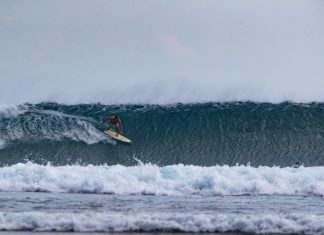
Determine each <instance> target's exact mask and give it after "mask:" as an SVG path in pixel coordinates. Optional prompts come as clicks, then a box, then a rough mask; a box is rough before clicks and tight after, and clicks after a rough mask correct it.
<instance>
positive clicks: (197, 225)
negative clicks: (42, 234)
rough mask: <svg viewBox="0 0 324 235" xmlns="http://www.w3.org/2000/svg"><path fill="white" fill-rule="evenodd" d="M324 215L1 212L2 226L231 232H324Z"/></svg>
mask: <svg viewBox="0 0 324 235" xmlns="http://www.w3.org/2000/svg"><path fill="white" fill-rule="evenodd" d="M323 224H324V216H321V215H312V216H309V215H307V214H262V215H259V214H257V215H240V214H218V215H217V214H216V215H205V214H199V213H196V214H194V215H193V214H178V213H176V214H169V213H150V214H146V213H137V214H136V216H135V215H131V214H116V213H113V212H109V213H104V212H97V213H94V212H87V213H77V214H76V213H44V212H20V213H15V212H11V213H10V212H9V213H5V212H0V230H4V231H12V230H15V231H61V232H67V231H69V232H71V231H74V232H143V231H144V232H157V231H159V232H231V231H239V232H244V233H261V234H269V233H288V234H291V233H293V234H297V233H298V234H299V233H303V234H323V232H324V225H323Z"/></svg>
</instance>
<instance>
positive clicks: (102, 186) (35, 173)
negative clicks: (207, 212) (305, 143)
mask: <svg viewBox="0 0 324 235" xmlns="http://www.w3.org/2000/svg"><path fill="white" fill-rule="evenodd" d="M323 170H324V167H299V168H291V167H286V168H280V167H261V166H260V167H257V168H254V167H251V166H233V167H229V166H212V167H200V166H185V165H170V166H165V167H158V166H156V165H151V164H145V165H139V166H131V167H126V166H122V165H113V166H108V165H102V166H94V165H87V166H80V165H68V166H59V167H54V166H51V165H49V164H48V165H38V164H34V163H30V162H28V163H26V164H23V163H19V164H16V165H12V166H7V167H2V168H0V190H1V191H28V192H30V191H37V192H39V191H42V192H66V193H95V194H103V193H109V194H119V195H128V194H152V195H193V194H194V195H320V196H322V195H324V177H323Z"/></svg>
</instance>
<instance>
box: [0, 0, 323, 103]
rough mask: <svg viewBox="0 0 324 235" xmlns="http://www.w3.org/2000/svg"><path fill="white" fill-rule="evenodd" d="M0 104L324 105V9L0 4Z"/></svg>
mask: <svg viewBox="0 0 324 235" xmlns="http://www.w3.org/2000/svg"><path fill="white" fill-rule="evenodd" d="M0 82H1V84H0V104H16V103H23V102H41V101H57V102H65V103H78V102H103V103H108V104H109V103H129V102H131V103H172V102H204V101H229V100H254V101H270V102H279V101H283V100H293V101H297V102H309V101H324V1H323V0H262V1H261V0H248V1H245V0H211V1H206V0H195V1H189V0H185V1H182V0H161V1H153V0H136V1H134V0H116V1H114V0H111V1H106V0H87V1H85V0H48V1H44V0H30V1H29V0H24V1H22V0H0Z"/></svg>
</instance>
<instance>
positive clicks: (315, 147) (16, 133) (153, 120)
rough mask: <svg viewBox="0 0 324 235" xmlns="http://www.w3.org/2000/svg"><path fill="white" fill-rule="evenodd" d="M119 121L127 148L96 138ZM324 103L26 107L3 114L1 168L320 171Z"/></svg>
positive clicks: (0, 116)
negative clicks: (112, 119) (298, 167)
mask: <svg viewBox="0 0 324 235" xmlns="http://www.w3.org/2000/svg"><path fill="white" fill-rule="evenodd" d="M114 114H118V115H120V116H121V118H122V121H123V126H124V134H125V135H126V136H127V137H129V138H130V139H131V140H132V141H133V143H132V144H131V145H127V144H122V143H119V142H115V141H113V140H111V139H109V137H107V136H105V135H104V134H103V133H102V132H101V131H103V130H105V128H106V124H104V123H102V122H101V121H100V120H101V118H103V117H106V116H110V115H114ZM323 143H324V103H312V104H307V105H306V104H293V103H281V104H268V103H252V102H241V103H206V104H192V105H182V104H178V105H172V106H154V105H121V106H117V105H115V106H105V105H101V104H88V105H61V104H56V103H41V104H36V105H31V104H25V105H21V106H18V107H15V108H7V109H3V110H1V111H0V157H1V159H0V162H1V164H2V165H5V164H9V165H10V164H14V163H17V162H24V161H27V160H30V161H33V162H36V163H46V162H51V163H53V164H54V165H65V164H74V163H80V164H89V163H93V164H103V163H107V164H122V165H134V164H136V163H137V162H136V160H135V159H136V158H137V159H139V160H141V161H143V162H144V163H153V164H158V165H170V164H179V163H183V164H193V165H202V166H211V165H215V164H229V165H235V164H237V163H238V164H251V165H252V166H258V165H268V166H273V165H279V166H292V165H294V164H296V162H298V163H299V164H304V165H305V166H315V165H323V164H324V144H323Z"/></svg>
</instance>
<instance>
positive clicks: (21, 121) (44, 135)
mask: <svg viewBox="0 0 324 235" xmlns="http://www.w3.org/2000/svg"><path fill="white" fill-rule="evenodd" d="M26 112H29V114H27V115H25V116H24V117H21V118H19V117H18V116H19V115H20V116H22V115H23V114H25V113H26ZM0 119H2V120H3V121H2V123H0V128H1V129H0V130H1V131H0V149H3V148H5V147H6V146H7V145H8V144H9V143H11V142H13V141H16V140H25V141H29V142H35V141H39V140H42V139H48V140H53V141H62V140H63V139H64V138H67V139H71V140H74V141H81V142H84V143H86V144H89V145H91V144H95V143H98V142H101V141H104V142H107V143H111V144H115V141H113V140H111V139H109V138H107V136H105V135H104V134H103V133H102V132H101V131H99V130H98V129H97V128H96V127H94V125H93V124H92V122H93V120H89V119H85V120H84V118H82V117H81V118H80V117H77V116H74V115H69V114H64V113H61V112H57V111H52V110H38V109H35V108H34V107H33V106H8V107H7V106H4V108H2V109H0ZM91 121H92V122H91Z"/></svg>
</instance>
